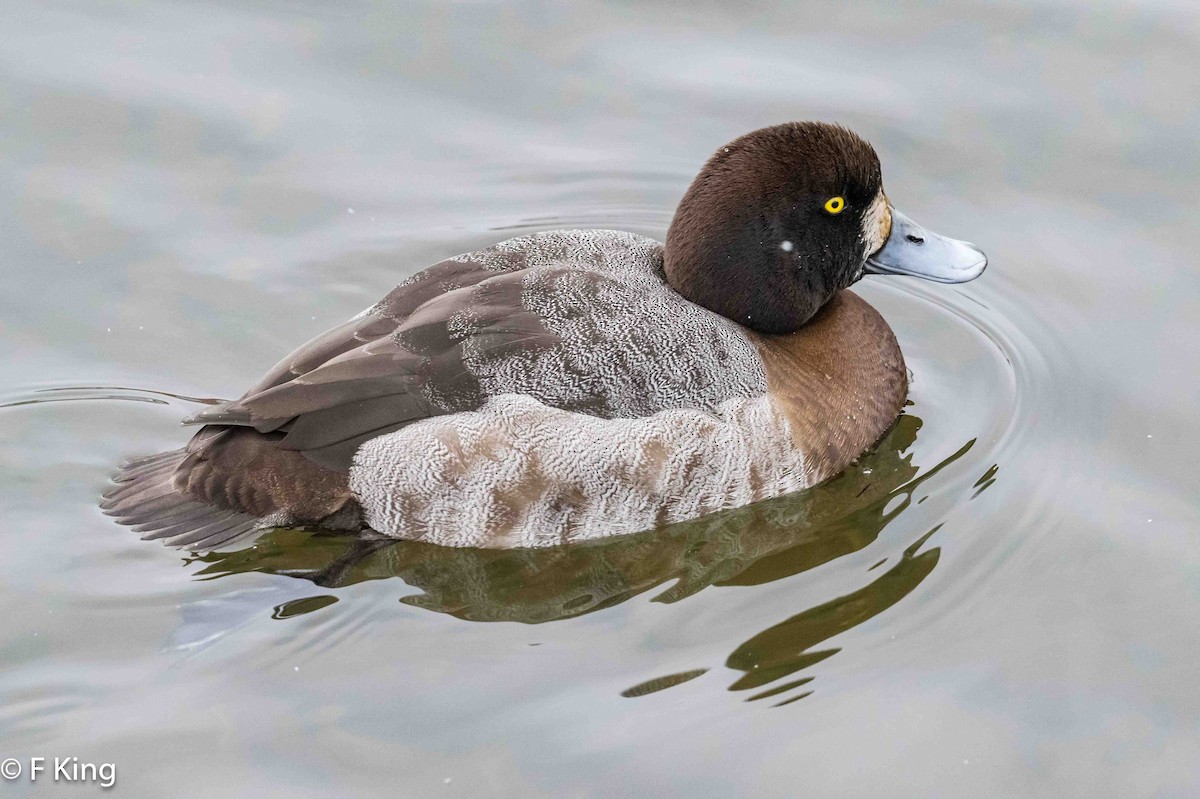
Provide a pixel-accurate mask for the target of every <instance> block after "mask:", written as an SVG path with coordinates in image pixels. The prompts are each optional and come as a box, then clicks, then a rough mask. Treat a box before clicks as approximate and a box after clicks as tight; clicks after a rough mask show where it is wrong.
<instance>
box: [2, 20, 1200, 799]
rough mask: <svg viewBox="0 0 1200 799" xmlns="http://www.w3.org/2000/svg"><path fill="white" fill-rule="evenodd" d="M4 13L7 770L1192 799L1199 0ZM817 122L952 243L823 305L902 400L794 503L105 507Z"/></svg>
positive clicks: (564, 791)
mask: <svg viewBox="0 0 1200 799" xmlns="http://www.w3.org/2000/svg"><path fill="white" fill-rule="evenodd" d="M334 6H336V8H335V7H334ZM3 27H4V33H3V35H2V36H0V154H2V156H3V157H2V159H0V274H2V275H3V282H2V284H0V286H2V287H0V375H2V378H0V404H2V405H3V407H2V408H0V508H2V512H3V516H2V519H3V525H2V526H0V602H2V604H0V607H2V608H3V628H2V629H3V633H2V635H0V758H7V757H10V756H11V757H17V758H18V759H19V760H21V761H22V762H26V763H27V761H28V758H30V757H33V756H43V757H51V758H52V757H54V756H74V757H78V758H80V760H81V761H86V762H94V763H105V762H109V763H114V764H115V765H116V769H117V789H116V790H119V791H120V793H121V795H125V796H167V795H189V796H196V795H214V796H263V795H272V796H275V795H286V796H290V797H306V796H314V797H316V796H328V795H331V794H333V795H343V794H344V795H368V794H378V793H383V792H385V791H386V792H387V793H389V794H391V795H398V796H413V797H425V796H472V797H474V796H514V797H538V796H547V797H550V796H553V797H560V796H606V797H609V796H689V797H696V796H705V797H707V796H713V797H723V796H781V797H782V796H798V795H811V796H822V797H829V796H847V797H860V796H885V795H886V796H913V797H927V796H997V797H999V796H1045V797H1063V796H1079V797H1097V796H1119V797H1133V796H1180V797H1182V796H1194V795H1196V794H1197V793H1200V766H1198V765H1197V755H1196V753H1197V752H1198V751H1200V723H1198V719H1200V680H1197V676H1198V670H1197V667H1196V655H1197V652H1198V651H1200V624H1198V623H1197V622H1198V618H1200V548H1198V547H1197V533H1198V531H1200V512H1198V505H1200V490H1198V488H1197V486H1198V484H1200V469H1198V468H1197V466H1196V463H1197V452H1198V451H1200V425H1198V424H1197V422H1196V411H1197V407H1196V397H1197V396H1198V395H1200V390H1198V389H1200V369H1198V368H1197V366H1198V363H1200V357H1198V356H1200V337H1198V336H1197V333H1196V320H1197V318H1198V313H1200V292H1198V289H1200V274H1198V272H1197V269H1196V255H1195V252H1196V247H1195V244H1196V234H1197V224H1196V217H1197V212H1198V211H1200V192H1197V186H1198V180H1200V148H1198V147H1197V144H1196V138H1197V133H1198V131H1200V110H1198V109H1200V103H1198V98H1200V55H1198V54H1200V17H1198V14H1197V12H1196V11H1195V8H1194V6H1193V4H1191V3H1185V2H1179V3H1174V4H1172V3H1167V2H1162V3H1126V2H1105V3H1089V4H1070V3H1061V4H1060V3H1051V2H1041V3H1039V2H1031V3H1020V4H998V3H991V2H974V3H962V4H956V5H954V6H949V5H927V4H923V3H912V2H902V3H898V4H897V3H878V4H874V3H856V2H836V3H833V2H829V3H812V4H804V5H803V6H802V5H800V4H793V3H783V2H761V3H750V4H736V5H735V4H729V5H728V6H722V5H718V4H700V5H693V4H668V3H660V4H647V3H636V4H635V3H629V4H622V3H618V2H612V3H607V4H600V3H590V4H588V3H572V4H570V5H567V4H539V3H524V4H514V3H506V4H503V5H499V4H490V3H463V4H457V5H451V4H437V5H427V4H405V5H392V4H384V3H379V4H373V5H368V4H349V3H339V4H326V3H269V2H260V3H255V4H247V3H223V4H222V3H211V2H210V3H182V2H155V3H90V4H87V3H53V2H44V1H42V2H16V3H12V2H10V3H8V4H6V6H5V14H4V24H3ZM810 118H811V119H825V120H831V121H837V122H841V123H843V124H846V125H848V126H850V127H852V128H854V129H855V130H857V131H859V132H860V133H862V134H863V135H864V136H866V137H867V138H869V139H870V140H871V141H872V142H873V143H874V144H875V146H876V148H877V149H878V151H879V153H880V156H881V158H882V161H883V165H884V180H885V185H886V187H887V190H888V194H889V196H890V197H891V198H892V200H893V201H894V202H895V203H896V204H897V206H898V207H900V208H901V209H902V210H904V211H905V212H906V213H908V214H909V215H910V216H912V217H914V218H915V219H917V220H918V221H921V222H922V223H924V224H926V225H928V226H929V227H930V228H932V229H934V230H938V231H940V232H943V233H946V234H948V235H951V236H955V237H958V238H965V239H969V240H972V241H975V242H976V243H978V244H979V245H980V246H981V247H983V248H984V249H985V250H986V251H987V253H988V254H989V256H990V258H991V267H990V269H989V271H988V272H987V274H986V275H985V276H984V277H983V278H982V279H980V280H978V281H976V282H975V283H971V284H968V285H965V286H961V287H948V286H937V285H930V284H917V283H914V282H912V281H910V280H908V279H904V278H899V279H897V278H892V279H886V278H876V277H871V278H868V279H867V280H865V281H864V282H863V283H862V284H860V285H859V287H857V290H859V291H860V292H861V293H862V295H863V296H865V297H866V298H867V299H868V300H869V301H870V302H872V303H873V304H874V305H875V306H876V307H878V308H879V309H880V311H881V312H882V313H883V314H884V316H885V317H886V318H887V320H888V321H889V323H890V324H891V325H892V327H893V328H894V329H895V331H896V333H897V335H898V337H899V340H900V343H901V346H902V348H903V350H904V352H905V355H906V358H907V361H908V364H909V368H910V370H911V372H912V378H913V389H912V396H911V399H912V405H911V406H910V407H909V408H907V409H906V414H905V416H904V417H903V418H902V419H901V421H900V423H899V424H898V425H897V427H896V428H895V429H894V430H893V431H892V433H891V434H890V435H889V437H888V438H887V439H885V441H884V442H882V443H881V444H880V445H879V447H877V448H876V449H875V450H874V451H873V452H871V453H870V454H868V455H867V456H865V457H864V458H863V459H862V460H861V462H859V463H858V464H856V465H855V466H854V467H852V468H851V469H850V470H849V471H848V472H847V473H846V474H844V475H842V476H841V477H839V478H837V479H835V480H834V481H832V482H830V483H829V484H827V485H825V486H821V487H819V488H818V489H815V490H814V491H812V492H808V493H806V494H801V495H798V496H795V497H787V498H784V499H781V500H777V501H775V502H771V503H765V504H763V505H760V506H756V507H753V508H748V509H744V510H742V511H737V512H733V513H729V514H723V515H720V516H717V517H712V518H709V519H705V520H701V521H699V522H696V523H693V524H689V525H681V526H680V527H678V528H674V529H669V530H665V531H662V532H658V533H652V534H647V535H643V536H635V537H633V538H631V539H619V540H616V541H610V542H605V543H602V544H600V545H597V546H587V547H580V548H577V549H573V550H557V551H551V552H540V553H520V552H517V553H483V552H472V551H446V550H439V549H437V548H435V547H428V546H421V545H415V544H397V545H393V546H390V547H382V548H379V547H371V546H367V545H364V544H363V543H362V542H359V541H356V540H355V539H353V538H348V537H344V536H343V537H336V536H334V537H330V536H314V535H313V534H311V533H305V532H300V531H290V530H281V531H277V532H275V533H272V534H271V535H269V536H268V537H267V538H265V539H263V540H262V541H260V542H258V545H257V546H250V545H239V547H238V548H235V549H234V550H233V551H226V552H218V553H213V554H210V555H205V556H203V557H195V556H189V555H186V554H182V553H180V552H178V551H174V550H170V549H166V548H163V547H161V546H159V545H157V544H154V543H148V542H142V541H139V540H138V539H137V537H136V535H134V534H133V533H131V532H130V531H129V530H127V529H124V528H121V527H118V526H117V525H115V524H113V523H112V522H111V521H110V520H108V519H106V518H105V517H103V516H102V515H101V514H100V512H99V511H98V510H97V507H96V503H97V499H98V496H99V494H100V492H101V491H102V490H103V488H104V486H105V483H106V480H107V479H108V476H109V474H110V473H111V470H112V468H113V466H114V464H116V463H117V462H118V461H120V460H121V459H122V458H123V457H126V456H129V455H133V454H139V453H147V452H154V451H158V450H162V449H168V448H173V447H176V446H178V445H179V444H181V443H182V442H183V441H184V440H185V437H186V432H185V431H183V430H181V429H180V428H179V427H178V420H179V419H180V418H181V417H183V416H185V415H187V414H188V413H190V412H193V411H194V410H196V409H197V408H198V407H200V405H199V404H198V403H199V402H201V401H203V400H205V399H206V398H212V397H231V396H235V395H237V394H240V393H241V392H242V391H243V390H244V389H245V388H246V387H247V386H248V385H250V384H251V383H253V382H254V381H255V380H256V379H257V378H258V376H259V375H260V374H261V373H262V372H263V371H264V370H265V369H266V368H268V367H269V366H270V365H272V364H273V363H274V362H275V360H276V359H277V358H278V357H280V356H281V355H282V354H283V353H285V352H286V351H288V350H289V349H291V348H292V347H294V346H295V345H297V344H298V343H300V342H302V341H304V340H306V339H307V338H308V337H310V336H312V335H314V334H316V333H318V332H320V331H322V330H324V329H325V328H327V327H329V326H331V325H333V324H335V323H337V322H340V321H341V320H343V319H345V318H347V317H348V316H350V315H352V314H354V313H356V312H357V311H359V310H360V309H361V308H363V307H365V306H366V305H368V304H370V303H371V302H373V301H374V300H375V299H377V298H378V297H379V296H381V295H382V294H383V293H384V292H385V291H387V290H388V289H389V288H390V287H391V286H393V285H394V284H396V283H397V282H399V281H400V280H402V279H403V278H405V277H406V276H408V275H410V274H412V273H414V272H415V271H417V270H419V269H420V268H422V267H424V266H426V265H428V264H430V263H433V262H435V261H437V260H439V259H441V258H444V257H446V256H449V255H452V254H455V253H458V252H462V251H466V250H470V249H475V248H477V247H480V246H483V245H487V244H490V243H492V242H495V241H497V240H500V239H503V238H507V237H510V236H512V235H516V234H517V233H518V232H524V231H529V230H536V229H551V228H558V227H616V228H622V229H626V230H632V231H635V232H639V233H644V234H648V235H652V236H656V237H660V238H661V237H662V236H663V235H664V233H665V230H666V227H667V225H668V223H669V221H670V215H671V213H672V211H673V209H674V206H675V204H676V202H677V201H678V199H679V197H680V195H681V194H682V192H683V190H684V189H685V188H686V186H687V184H688V182H689V181H690V180H691V178H692V177H693V175H694V174H695V172H696V170H697V168H698V167H699V165H700V164H701V163H702V161H703V160H704V158H705V157H706V156H707V155H708V154H709V153H710V152H711V151H712V150H714V149H715V148H716V147H717V146H719V145H720V144H722V143H724V142H725V141H727V140H729V139H731V138H733V137H735V136H737V135H739V134H741V133H744V132H746V131H749V130H751V129H754V128H756V127H760V126H763V125H767V124H773V123H776V122H780V121H785V120H789V119H810ZM44 779H45V778H43V780H44ZM74 788H75V789H80V790H82V789H81V787H80V786H74ZM55 789H57V790H58V791H65V790H66V786H62V785H58V786H48V785H46V784H45V782H44V781H39V782H38V783H37V784H32V783H30V782H29V781H28V779H27V774H26V775H23V776H22V777H20V778H18V779H16V780H14V781H12V782H10V783H7V784H5V785H4V790H5V791H6V792H7V794H8V795H18V796H20V795H29V796H33V795H44V794H50V793H54V792H55Z"/></svg>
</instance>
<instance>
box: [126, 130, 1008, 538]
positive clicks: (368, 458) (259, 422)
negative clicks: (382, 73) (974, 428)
mask: <svg viewBox="0 0 1200 799" xmlns="http://www.w3.org/2000/svg"><path fill="white" fill-rule="evenodd" d="M986 265H987V260H986V258H985V257H984V254H983V253H982V252H981V251H980V250H979V249H977V248H976V247H974V246H973V245H971V244H968V243H966V242H961V241H956V240H954V239H949V238H946V237H943V236H939V235H937V234H935V233H933V232H931V231H928V230H925V229H924V228H922V227H921V226H919V225H917V224H916V223H915V222H913V221H912V220H910V219H908V218H907V217H905V216H904V215H903V214H901V213H900V212H899V211H897V210H896V209H895V208H893V207H892V205H891V203H890V202H889V201H888V198H887V196H886V195H885V194H884V191H883V183H882V177H881V172H880V166H879V158H878V156H877V155H876V153H875V151H874V149H873V148H872V147H871V145H870V144H868V143H867V142H866V141H865V140H863V139H862V138H860V137H859V136H857V135H856V134H854V133H853V132H851V131H849V130H847V129H845V128H842V127H839V126H835V125H829V124H825V123H819V122H792V123H787V124H783V125H776V126H773V127H768V128H763V129H761V130H757V131H754V132H752V133H748V134H746V135H744V136H742V137H740V138H738V139H735V140H734V141H732V142H730V143H729V144H727V145H725V146H723V147H721V148H720V149H718V150H717V152H716V153H715V154H714V155H713V156H712V157H711V158H710V159H709V160H708V162H707V163H706V164H705V165H704V167H703V169H701V171H700V174H699V175H698V176H697V177H696V179H695V180H694V181H693V183H692V185H691V187H690V188H689V189H688V190H687V192H686V193H685V194H684V196H683V199H682V200H681V202H680V204H679V207H678V209H677V210H676V213H675V216H674V219H673V220H672V222H671V225H670V228H669V230H668V232H667V237H666V243H665V244H661V243H659V242H657V241H654V240H653V239H649V238H646V237H643V236H638V235H634V234H632V233H625V232H621V231H614V230H556V231H550V232H543V233H534V234H532V235H527V236H521V237H518V238H514V239H509V240H508V241H503V242H501V243H499V244H496V245H494V246H492V247H488V248H486V249H483V250H479V251H477V252H471V253H467V254H465V255H460V256H457V257H455V258H450V259H449V260H446V261H443V262H441V263H438V264H435V265H434V266H431V267H429V268H427V269H425V270H424V271H422V272H419V273H417V274H416V275H414V276H413V277H411V278H409V279H408V280H405V281H404V282H403V283H401V284H400V285H399V286H397V287H396V288H395V289H393V290H392V291H391V293H389V294H388V295H387V296H385V297H384V298H383V299H382V300H380V301H379V302H377V303H376V304H375V305H373V306H371V307H370V308H368V309H367V310H365V311H363V312H362V313H361V314H359V315H358V316H356V317H354V318H353V319H351V320H349V321H347V322H346V323H344V324H342V325H339V326H337V327H334V328H333V329H331V330H329V331H328V332H326V333H324V334H322V335H320V336H318V337H316V338H315V339H313V340H312V341H309V342H308V343H307V344H304V345H303V346H301V347H300V348H299V349H297V350H296V351H295V352H293V353H291V354H290V355H288V356H287V357H285V358H284V359H283V360H282V361H280V362H279V363H278V364H277V365H276V366H275V367H274V368H272V369H271V370H270V371H269V372H267V374H266V375H265V376H264V377H263V378H262V379H261V380H260V381H259V382H258V383H257V384H256V385H255V386H254V387H253V388H251V389H250V390H249V391H248V392H246V394H245V395H243V396H242V397H241V398H240V399H237V400H233V401H230V402H225V403H221V404H218V405H214V406H211V407H209V408H206V409H205V410H203V411H201V412H199V413H197V414H195V415H194V416H192V417H190V418H189V419H186V420H185V424H191V425H200V429H199V430H198V431H197V432H196V434H195V435H194V436H193V438H192V439H191V441H190V442H189V443H188V444H187V445H186V446H185V447H183V448H182V449H178V450H173V451H170V452H165V453H161V454H158V455H152V456H149V457H146V458H140V459H135V460H132V461H129V462H128V463H126V464H125V465H124V466H123V467H122V469H121V471H120V472H119V473H118V475H117V476H116V477H115V478H114V481H115V485H114V486H113V487H112V488H111V489H110V490H109V491H108V492H107V493H106V494H105V498H104V502H103V505H102V507H103V508H104V510H105V512H106V513H108V514H109V515H111V516H113V517H115V518H116V519H117V520H118V521H120V522H122V523H124V524H128V525H131V526H132V527H133V529H134V530H136V531H138V532H141V533H143V534H144V537H145V538H156V539H167V540H169V541H170V542H171V543H173V544H176V545H181V546H189V547H193V548H198V549H211V548H214V547H216V546H219V545H221V544H223V543H226V542H228V541H230V540H232V539H235V538H239V537H242V536H245V535H247V534H250V533H253V532H254V531H255V530H257V529H262V528H267V527H277V526H314V527H321V528H331V529H370V530H373V531H375V532H377V533H381V534H384V535H388V536H394V537H397V538H407V539H419V540H424V541H428V542H432V543H437V544H443V545H449V546H469V547H498V548H506V547H544V546H554V545H559V544H565V543H570V542H574V541H581V540H586V539H593V538H599V537H602V536H610V535H617V534H624V533H633V532H638V531H641V530H647V529H650V528H655V527H659V526H662V525H666V524H671V523H674V522H678V521H683V520H686V519H690V518H694V517H698V516H702V515H704V514H708V513H712V512H714V511H718V510H722V509H725V508H730V507H737V506H741V505H745V504H749V503H752V502H756V501H759V500H762V499H766V498H769V497H774V496H779V495H782V494H785V493H789V492H793V491H797V490H800V489H803V488H807V487H809V486H812V485H814V484H816V483H819V482H821V481H823V480H825V479H827V478H830V477H832V476H834V475H836V474H838V473H839V472H841V471H842V470H843V469H845V467H846V466H847V465H848V464H849V463H850V462H851V461H852V460H853V459H854V458H856V457H858V456H859V455H860V454H861V453H862V452H864V451H865V450H867V449H868V448H869V447H870V446H871V445H872V444H874V443H875V442H876V441H878V440H879V439H880V438H881V437H882V435H883V434H884V433H885V432H886V431H887V430H888V428H889V427H890V426H891V425H892V423H893V422H894V421H895V419H896V418H897V417H898V415H899V414H900V410H901V407H902V405H903V403H904V401H905V397H906V395H907V390H908V383H907V373H906V370H905V366H904V359H903V356H902V355H901V353H900V348H899V346H898V344H897V342H896V338H895V335H894V334H893V333H892V331H891V329H890V328H889V327H888V325H887V323H886V322H885V321H884V320H883V318H882V317H881V316H880V315H879V313H878V312H877V311H875V309H873V308H872V307H871V306H870V305H869V304H867V303H866V302H865V301H864V300H862V299H861V298H860V297H858V296H857V295H856V294H854V293H853V292H851V291H849V290H847V289H848V287H849V286H850V285H852V284H853V283H855V282H856V281H858V280H859V279H860V278H862V277H863V275H864V274H866V273H878V274H891V275H912V276H916V277H923V278H928V279H930V280H935V281H939V282H945V283H957V282H963V281H967V280H972V279H974V278H975V277H978V276H979V275H980V274H981V273H982V272H983V270H984V268H985V267H986Z"/></svg>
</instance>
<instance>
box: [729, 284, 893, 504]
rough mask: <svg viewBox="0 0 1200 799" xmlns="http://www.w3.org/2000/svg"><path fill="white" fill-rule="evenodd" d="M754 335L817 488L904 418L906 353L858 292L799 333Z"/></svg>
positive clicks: (842, 295) (841, 296)
mask: <svg viewBox="0 0 1200 799" xmlns="http://www.w3.org/2000/svg"><path fill="white" fill-rule="evenodd" d="M748 333H749V335H750V338H751V340H752V341H753V342H754V344H755V346H756V347H757V348H758V351H759V353H760V354H761V356H762V359H763V364H764V365H765V367H766V371H767V385H768V390H769V392H770V394H771V398H772V400H773V402H774V403H775V405H776V407H777V408H778V410H779V411H780V412H781V413H783V414H784V415H785V416H786V418H787V419H788V422H789V424H790V425H791V429H792V438H793V439H794V441H795V444H796V446H797V447H798V448H800V450H801V451H802V452H804V453H805V456H806V458H807V459H808V462H809V464H810V467H809V468H810V474H811V476H812V478H813V479H814V480H824V479H826V478H829V477H832V476H833V475H835V474H837V473H838V472H840V471H842V470H843V469H845V468H846V466H847V465H849V463H850V461H852V460H854V459H855V458H856V457H858V456H859V455H860V454H861V453H862V452H864V451H865V450H866V449H867V448H868V447H870V446H871V445H872V444H874V443H875V442H876V441H878V440H879V439H880V438H881V437H882V436H883V434H884V433H886V432H887V430H888V428H889V427H891V425H892V423H893V422H894V421H895V420H896V417H897V416H899V414H900V410H901V408H902V407H903V406H904V400H905V397H906V396H907V394H908V373H907V372H906V370H905V367H904V356H903V355H902V354H901V353H900V345H899V344H898V343H897V342H896V336H895V335H894V334H893V333H892V329H891V328H890V327H888V324H887V322H885V321H884V320H883V317H882V316H880V315H879V312H878V311H876V310H875V309H874V308H872V307H871V306H870V305H869V304H868V303H867V302H866V300H863V299H862V298H861V297H859V296H858V295H856V294H854V293H853V292H850V291H840V292H838V293H837V294H836V295H835V296H834V298H833V299H832V300H830V301H829V302H828V303H827V304H826V305H825V306H824V307H823V308H821V310H820V311H819V312H818V313H817V314H816V316H814V317H813V318H812V320H811V321H809V323H808V324H806V325H804V327H802V328H800V329H799V330H797V331H796V332H794V333H790V334H785V335H770V334H762V333H758V332H755V331H748Z"/></svg>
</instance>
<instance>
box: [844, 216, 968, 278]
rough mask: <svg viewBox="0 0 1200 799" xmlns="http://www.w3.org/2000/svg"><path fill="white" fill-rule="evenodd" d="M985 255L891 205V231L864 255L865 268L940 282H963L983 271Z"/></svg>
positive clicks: (882, 273)
mask: <svg viewBox="0 0 1200 799" xmlns="http://www.w3.org/2000/svg"><path fill="white" fill-rule="evenodd" d="M985 268H987V256H986V255H984V254H983V251H982V250H980V249H979V248H978V247H976V246H975V245H974V244H971V243H969V242H965V241H959V240H958V239H951V238H947V237H946V236H941V235H938V234H937V233H934V232H933V231H932V230H926V229H925V228H923V227H921V226H920V225H918V224H917V223H916V222H914V221H912V220H911V219H909V218H908V217H907V216H905V215H904V214H902V213H900V212H899V211H897V210H896V209H895V208H893V209H892V232H891V235H889V236H888V240H887V241H886V242H884V245H883V247H881V248H880V249H879V251H878V252H876V253H875V254H874V255H872V256H871V257H870V258H868V259H867V272H869V273H872V274H877V275H912V276H913V277H923V278H925V279H926V280H936V281H937V282H939V283H966V282H967V281H968V280H974V279H975V278H977V277H979V276H980V275H982V274H983V270H984V269H985Z"/></svg>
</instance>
